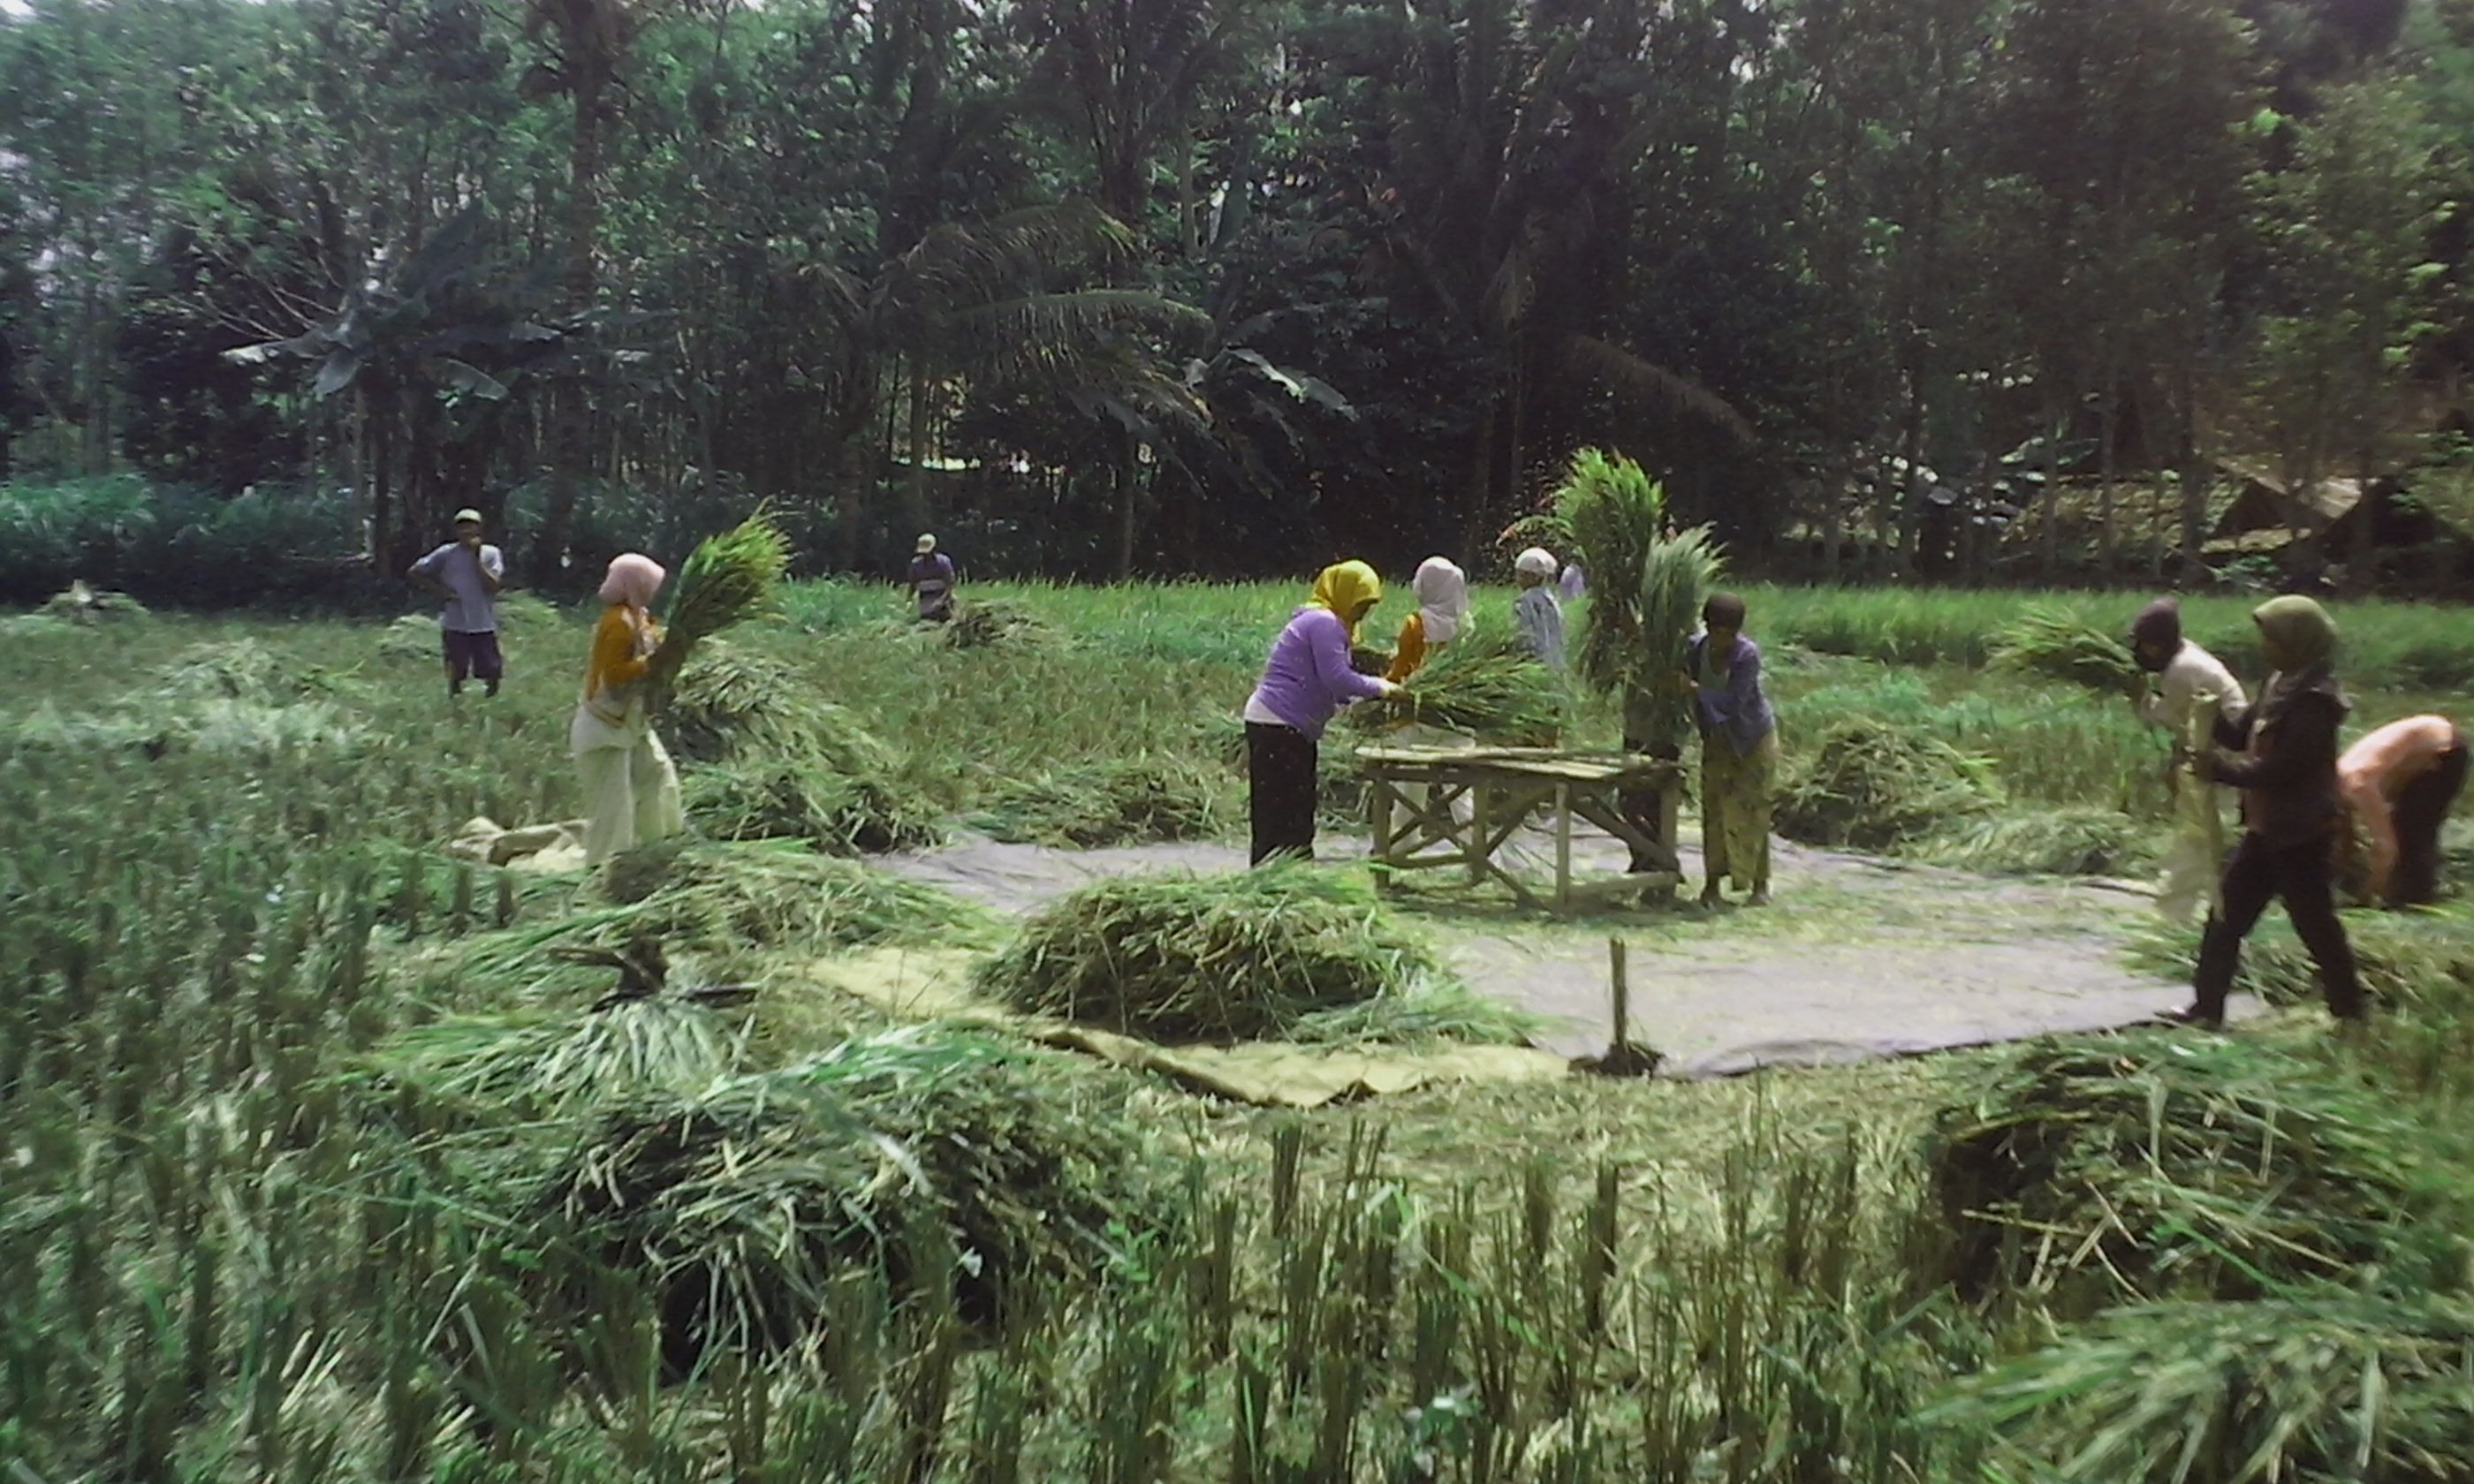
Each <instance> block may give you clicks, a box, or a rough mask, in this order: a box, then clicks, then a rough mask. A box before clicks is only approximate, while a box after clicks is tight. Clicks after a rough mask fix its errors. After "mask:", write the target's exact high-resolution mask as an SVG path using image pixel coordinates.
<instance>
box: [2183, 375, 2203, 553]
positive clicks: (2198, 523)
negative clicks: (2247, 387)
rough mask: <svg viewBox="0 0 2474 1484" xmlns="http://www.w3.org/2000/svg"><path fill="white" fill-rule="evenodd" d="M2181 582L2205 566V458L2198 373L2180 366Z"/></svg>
mask: <svg viewBox="0 0 2474 1484" xmlns="http://www.w3.org/2000/svg"><path fill="white" fill-rule="evenodd" d="M2179 400H2180V401H2181V404H2182V429H2181V443H2182V585H2183V586H2190V585H2191V584H2192V583H2193V582H2195V581H2196V580H2197V579H2199V578H2200V577H2201V576H2202V575H2203V574H2204V573H2205V571H2206V569H2207V553H2206V550H2205V548H2206V546H2207V542H2208V485H2209V483H2210V480H2209V475H2208V461H2207V459H2206V457H2205V456H2204V455H2203V454H2202V453H2201V452H2200V451H2199V401H2198V372H2197V371H2196V370H2195V368H2194V367H2192V366H2191V365H2190V364H2189V363H2188V362H2185V363H2184V364H2183V367H2182V387H2181V395H2180V398H2179Z"/></svg>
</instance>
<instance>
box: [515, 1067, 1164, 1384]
mask: <svg viewBox="0 0 2474 1484" xmlns="http://www.w3.org/2000/svg"><path fill="white" fill-rule="evenodd" d="M1134 1086H1135V1084H1134V1082H1133V1080H1132V1079H1130V1078H1128V1077H1124V1076H1121V1075H1117V1074H1113V1073H1110V1072H1108V1071H1105V1070H1102V1069H1096V1068H1092V1067H1090V1066H1088V1065H1083V1064H1082V1063H1080V1062H1079V1061H1077V1060H1074V1059H1070V1058H1067V1057H1064V1056H1062V1055H1060V1054H1057V1053H1052V1052H1046V1051H1041V1050H1037V1049H1034V1048H1031V1047H1028V1046H1023V1045H1019V1044H1016V1043H1013V1042H1009V1041H1001V1040H998V1039H996V1038H994V1037H992V1036H989V1035H985V1034H980V1033H974V1032H969V1031H962V1030H957V1029H953V1028H949V1027H941V1026H913V1027H907V1028H905V1029H903V1030H900V1031H894V1032H890V1033H886V1034H884V1035H880V1036H875V1037H871V1038H868V1039H865V1040H861V1041H850V1042H847V1043H845V1044H843V1045H841V1046H839V1047H837V1048H836V1049H835V1050H833V1051H830V1052H827V1053H826V1054H825V1055H823V1056H821V1057H818V1058H815V1059H813V1060H812V1061H810V1062H807V1063H804V1064H802V1065H796V1066H792V1067H789V1068H786V1069H784V1070H782V1071H778V1072H771V1073H766V1074H764V1075H763V1076H757V1077H742V1078H737V1079H733V1080H731V1081H729V1082H725V1083H723V1084H721V1085H719V1086H717V1087H716V1088H714V1089H711V1090H710V1091H708V1092H706V1093H705V1094H703V1095H701V1096H698V1097H694V1098H689V1099H667V1100H651V1101H646V1102H643V1103H640V1104H636V1105H632V1106H629V1107H626V1108H622V1109H619V1110H617V1111H614V1112H613V1113H609V1114H608V1115H606V1116H605V1117H604V1118H603V1119H602V1120H601V1121H600V1122H599V1124H598V1125H597V1127H595V1129H594V1131H593V1133H592V1135H591V1136H590V1137H588V1139H587V1140H586V1142H585V1143H584V1144H583V1145H582V1146H581V1147H579V1148H578V1149H577V1150H576V1152H575V1155H574V1158H573V1160H572V1161H571V1162H570V1167H569V1169H568V1170H567V1171H566V1172H565V1173H564V1174H563V1175H562V1177H561V1178H560V1179H559V1180H557V1181H556V1182H554V1183H553V1185H552V1188H551V1191H550V1195H549V1198H548V1203H547V1204H548V1205H549V1207H550V1208H551V1209H553V1210H556V1211H557V1212H559V1213H561V1214H562V1215H563V1216H564V1217H565V1218H566V1219H567V1220H568V1221H569V1222H570V1223H571V1224H572V1226H573V1229H574V1230H575V1231H576V1232H577V1234H578V1235H579V1237H581V1238H582V1239H583V1241H584V1242H585V1244H586V1245H587V1247H588V1250H592V1251H594V1253H595V1255H596V1256H597V1257H600V1259H601V1260H603V1261H608V1262H615V1263H618V1264H622V1265H624V1266H627V1267H630V1268H633V1269H635V1270H637V1271H639V1272H642V1273H643V1274H644V1275H645V1276H646V1277H647V1278H648V1279H650V1280H651V1281H653V1282H655V1283H656V1284H657V1285H658V1286H659V1287H660V1288H661V1289H662V1291H663V1292H664V1295H665V1300H664V1303H663V1304H662V1310H663V1313H664V1316H665V1324H666V1326H667V1327H668V1328H669V1329H670V1332H669V1333H668V1334H667V1336H666V1348H667V1350H668V1351H669V1352H670V1353H671V1355H672V1357H673V1358H674V1359H691V1358H692V1357H693V1356H694V1355H696V1354H698V1353H700V1352H703V1351H705V1350H706V1349H708V1348H710V1347H713V1346H716V1345H720V1346H732V1347H757V1348H778V1347H783V1346H788V1345H791V1344H795V1343H796V1342H797V1341H798V1340H799V1339H801V1338H802V1337H804V1336H805V1335H807V1334H809V1333H811V1332H812V1331H813V1329H814V1328H816V1326H817V1325H818V1323H819V1322H820V1321H821V1320H822V1319H823V1318H824V1317H825V1316H826V1315H827V1313H828V1312H829V1297H828V1296H829V1289H830V1286H831V1284H832V1283H833V1282H834V1281H835V1280H836V1279H837V1276H839V1275H842V1274H845V1273H848V1272H851V1271H853V1270H855V1269H861V1268H874V1269H876V1270H878V1271H881V1272H882V1273H883V1274H884V1275H885V1277H886V1278H887V1279H889V1280H890V1281H893V1282H894V1283H895V1284H896V1286H897V1287H907V1286H910V1285H912V1284H915V1283H919V1282H923V1281H934V1280H930V1279H926V1278H925V1277H924V1276H923V1275H920V1274H918V1273H917V1272H916V1270H915V1264H916V1263H917V1262H918V1261H919V1260H921V1255H922V1253H923V1251H928V1252H933V1251H934V1250H935V1244H933V1243H929V1244H923V1243H922V1242H921V1241H920V1240H919V1238H920V1236H921V1235H922V1234H923V1228H925V1229H934V1234H936V1235H940V1236H942V1237H943V1238H945V1242H944V1244H943V1245H944V1247H945V1249H946V1253H945V1257H946V1260H949V1261H952V1262H953V1264H954V1267H953V1271H952V1272H951V1274H950V1278H951V1281H953V1282H954V1284H955V1286H956V1289H957V1293H958V1299H959V1300H960V1302H961V1305H962V1308H963V1311H964V1313H965V1314H967V1315H970V1316H972V1317H975V1318H978V1319H982V1320H992V1319H999V1318H1001V1317H1002V1315H1003V1312H1004V1309H1005V1305H1006V1302H1007V1296H1008V1294H1009V1292H1010V1291H1011V1290H1012V1289H1013V1288H1014V1286H1015V1285H1016V1284H1018V1283H1020V1282H1022V1281H1025V1280H1028V1279H1031V1278H1034V1277H1037V1276H1044V1275H1045V1276H1058V1275H1086V1274H1093V1273H1096V1272H1098V1271H1100V1270H1101V1269H1102V1268H1103V1267H1104V1264H1105V1263H1106V1261H1107V1260H1108V1258H1109V1257H1111V1256H1112V1255H1113V1254H1114V1252H1115V1250H1116V1243H1117V1242H1118V1241H1119V1240H1120V1239H1121V1238H1122V1237H1123V1236H1124V1235H1127V1234H1137V1233H1143V1232H1146V1231H1149V1230H1152V1229H1154V1228H1155V1227H1156V1226H1157V1225H1158V1216H1157V1212H1158V1211H1159V1210H1160V1209H1163V1208H1164V1206H1165V1205H1166V1204H1167V1203H1165V1202H1163V1201H1161V1200H1160V1199H1159V1198H1158V1197H1159V1194H1160V1192H1159V1190H1158V1188H1157V1182H1156V1180H1155V1177H1154V1174H1153V1171H1154V1169H1155V1168H1156V1166H1155V1165H1154V1164H1153V1163H1152V1160H1151V1152H1150V1148H1149V1144H1148V1141H1147V1140H1146V1138H1145V1137H1144V1136H1143V1133H1142V1130H1141V1127H1140V1125H1138V1124H1137V1123H1136V1122H1135V1121H1134V1120H1133V1118H1132V1117H1131V1116H1130V1114H1129V1112H1128V1099H1129V1097H1130V1096H1131V1093H1132V1090H1133V1089H1134Z"/></svg>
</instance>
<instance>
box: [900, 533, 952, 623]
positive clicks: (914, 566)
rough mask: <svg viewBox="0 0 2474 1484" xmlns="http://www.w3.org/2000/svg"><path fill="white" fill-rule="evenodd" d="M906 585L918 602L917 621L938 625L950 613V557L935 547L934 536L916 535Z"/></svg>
mask: <svg viewBox="0 0 2474 1484" xmlns="http://www.w3.org/2000/svg"><path fill="white" fill-rule="evenodd" d="M908 586H910V596H911V597H912V598H913V599H915V600H916V601H917V602H918V604H919V621H920V622H921V623H923V624H941V623H943V622H945V621H946V620H947V619H949V618H952V617H953V616H954V559H953V558H951V557H949V556H946V555H945V554H944V553H943V552H940V551H938V550H937V549H936V538H934V537H933V536H922V537H921V538H919V545H918V547H917V548H916V555H914V556H912V557H911V559H910V576H909V578H908Z"/></svg>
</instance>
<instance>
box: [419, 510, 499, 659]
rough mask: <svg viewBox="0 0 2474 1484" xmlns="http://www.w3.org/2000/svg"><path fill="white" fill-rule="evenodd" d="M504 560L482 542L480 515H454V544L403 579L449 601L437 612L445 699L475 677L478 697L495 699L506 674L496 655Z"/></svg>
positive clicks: (424, 560)
mask: <svg viewBox="0 0 2474 1484" xmlns="http://www.w3.org/2000/svg"><path fill="white" fill-rule="evenodd" d="M506 575H507V559H506V558H505V556H503V555H502V554H500V552H499V550H498V548H497V547H496V546H490V545H485V544H483V542H482V540H481V513H480V512H479V511H477V510H469V509H468V510H459V511H457V512H456V513H455V539H453V540H451V541H449V542H448V543H447V544H445V545H444V546H441V547H439V548H438V549H437V550H436V551H433V552H431V553H430V554H429V555H428V556H425V557H424V558H422V559H421V560H420V561H418V562H414V563H413V564H412V569H411V570H410V571H408V572H406V573H405V574H404V576H405V577H406V578H408V579H409V580H410V581H411V582H412V584H413V585H414V586H419V587H426V588H428V589H429V590H430V591H432V592H434V593H436V594H438V595H439V596H440V597H442V598H444V599H446V600H447V606H446V607H445V608H443V609H441V610H439V613H438V634H439V638H440V639H441V640H442V641H443V643H444V644H445V646H446V650H447V694H448V695H449V696H450V697H452V696H460V695H462V694H464V681H465V678H466V677H468V676H477V677H479V679H480V682H481V693H482V694H483V695H486V696H495V695H497V693H498V682H499V680H500V679H502V678H503V677H504V676H505V675H506V673H507V663H506V660H505V658H503V657H502V656H500V655H499V653H498V605H497V602H496V601H495V600H496V599H497V595H498V589H499V587H500V586H503V580H504V578H505V577H506Z"/></svg>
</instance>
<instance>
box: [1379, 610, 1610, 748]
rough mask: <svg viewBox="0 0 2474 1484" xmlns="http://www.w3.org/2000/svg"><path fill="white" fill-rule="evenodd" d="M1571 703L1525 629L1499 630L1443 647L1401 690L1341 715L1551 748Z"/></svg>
mask: <svg viewBox="0 0 2474 1484" xmlns="http://www.w3.org/2000/svg"><path fill="white" fill-rule="evenodd" d="M1566 710H1567V698H1566V696H1565V694H1564V685H1563V682H1562V681H1561V680H1560V679H1559V678H1558V677H1557V676H1556V674H1555V672H1553V671H1552V670H1549V669H1547V668H1546V667H1545V666H1544V665H1542V664H1540V663H1539V662H1538V661H1537V659H1536V658H1533V657H1532V656H1531V655H1530V653H1529V651H1528V650H1527V649H1526V648H1524V647H1523V646H1522V645H1521V643H1520V639H1519V635H1518V634H1515V633H1512V632H1511V631H1509V630H1507V629H1495V630H1491V631H1480V632H1477V633H1473V634H1467V636H1465V637H1462V638H1459V639H1456V640H1454V641H1453V642H1451V643H1449V644H1446V645H1444V646H1443V647H1442V648H1441V649H1440V650H1438V651H1437V652H1436V653H1435V657H1434V658H1432V659H1430V660H1428V661H1427V662H1426V664H1425V665H1423V666H1422V667H1420V668H1419V671H1418V673H1417V674H1415V675H1412V676H1411V677H1409V679H1408V682H1406V683H1405V684H1403V685H1402V686H1401V687H1400V690H1399V691H1398V693H1397V694H1395V695H1390V696H1384V697H1380V698H1378V699H1376V700H1372V701H1364V702H1360V703H1359V704H1357V705H1356V706H1350V707H1349V708H1348V709H1347V710H1346V711H1344V712H1343V713H1341V714H1342V715H1343V717H1345V718H1346V721H1347V723H1348V725H1349V726H1350V727H1351V728H1354V729H1356V730H1360V731H1368V732H1377V733H1379V732H1384V731H1389V730H1395V729H1397V728H1400V727H1405V726H1408V725H1410V724H1412V723H1422V724H1424V725H1426V726H1429V727H1441V728H1443V729H1445V730H1452V731H1465V732H1467V733H1469V734H1471V735H1473V736H1475V737H1476V738H1477V739H1478V740H1479V741H1481V742H1491V743H1495V744H1497V745H1500V746H1505V747H1552V746H1554V745H1555V744H1556V742H1557V741H1558V740H1559V739H1560V738H1561V737H1562V736H1563V731H1564V720H1565V712H1566Z"/></svg>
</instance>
